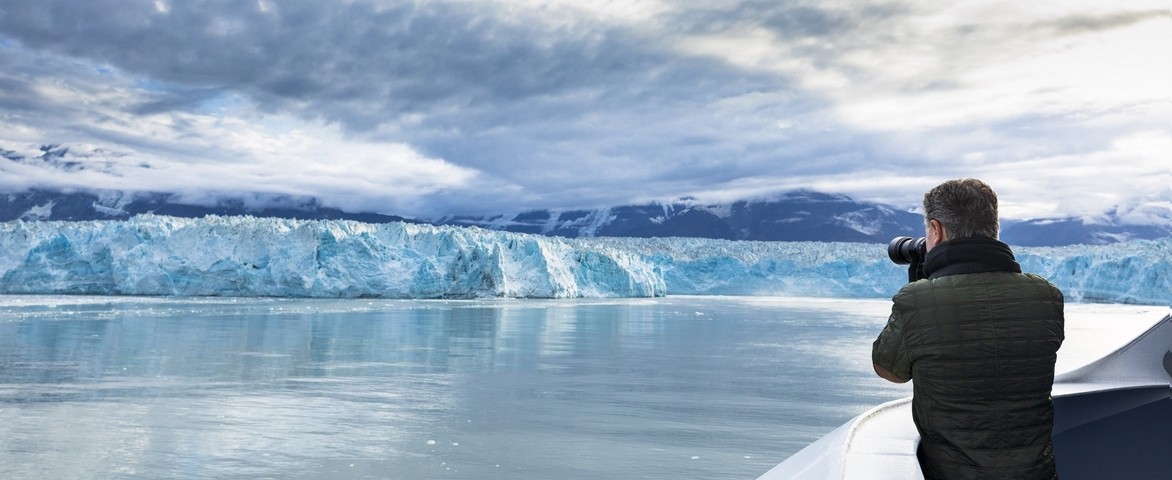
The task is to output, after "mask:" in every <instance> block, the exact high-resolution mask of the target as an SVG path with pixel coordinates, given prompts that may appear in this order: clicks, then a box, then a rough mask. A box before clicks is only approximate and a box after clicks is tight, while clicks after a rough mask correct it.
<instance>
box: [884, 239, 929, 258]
mask: <svg viewBox="0 0 1172 480" xmlns="http://www.w3.org/2000/svg"><path fill="white" fill-rule="evenodd" d="M924 242H925V239H924V237H919V238H912V237H895V238H894V239H892V240H891V243H888V244H887V256H888V257H891V261H893V262H895V264H896V265H908V264H910V263H912V262H923V261H924V255H926V254H927V253H928V251H927V247H926V245H925V244H924Z"/></svg>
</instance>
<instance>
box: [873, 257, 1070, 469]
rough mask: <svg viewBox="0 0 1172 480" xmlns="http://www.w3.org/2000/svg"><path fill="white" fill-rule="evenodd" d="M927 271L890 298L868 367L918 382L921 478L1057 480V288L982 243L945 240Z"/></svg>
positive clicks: (914, 406) (1060, 330)
mask: <svg viewBox="0 0 1172 480" xmlns="http://www.w3.org/2000/svg"><path fill="white" fill-rule="evenodd" d="M924 272H925V274H926V275H927V276H928V278H927V279H925V280H919V281H916V282H913V283H909V284H907V285H905V286H904V287H903V288H902V289H900V291H899V293H897V294H896V295H895V297H894V298H893V301H894V305H893V307H892V310H891V318H890V320H889V321H888V322H887V326H886V328H884V329H883V332H882V333H881V334H880V335H879V338H878V339H876V340H875V344H874V347H873V350H872V360H873V361H874V362H875V364H876V365H879V366H882V367H883V368H886V369H887V370H889V371H890V372H892V373H893V374H895V375H896V376H897V377H899V378H901V379H904V380H914V388H913V399H912V415H913V418H914V420H915V423H916V428H917V429H918V430H919V432H920V450H919V458H920V464H921V466H922V467H923V470H924V476H925V478H928V479H933V478H942V479H948V480H964V479H1051V478H1054V477H1055V467H1054V455H1053V444H1052V441H1051V430H1052V429H1053V425H1054V407H1053V404H1052V403H1051V399H1050V389H1051V386H1052V385H1053V383H1054V360H1055V353H1056V352H1057V351H1058V347H1059V346H1060V345H1062V340H1063V339H1064V333H1063V313H1062V306H1063V302H1062V293H1061V292H1059V291H1058V289H1057V288H1055V287H1054V286H1053V285H1051V284H1050V282H1048V281H1046V280H1045V279H1044V278H1042V277H1039V276H1037V275H1032V274H1023V273H1021V269H1020V267H1018V264H1017V262H1016V261H1015V260H1014V258H1013V253H1012V252H1011V251H1010V249H1009V247H1008V246H1006V245H1005V244H1003V243H1001V242H998V241H996V240H993V239H989V238H983V237H981V238H977V237H974V238H964V239H958V240H953V241H949V242H944V243H941V244H940V245H938V246H936V248H933V249H932V251H931V252H929V254H928V257H927V259H926V260H925V264H924Z"/></svg>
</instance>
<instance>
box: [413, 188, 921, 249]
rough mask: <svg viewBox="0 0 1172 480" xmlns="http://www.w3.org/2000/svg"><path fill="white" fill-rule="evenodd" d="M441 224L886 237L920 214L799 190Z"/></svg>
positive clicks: (746, 236) (728, 235) (586, 232)
mask: <svg viewBox="0 0 1172 480" xmlns="http://www.w3.org/2000/svg"><path fill="white" fill-rule="evenodd" d="M435 223H437V224H443V225H462V226H477V227H481V228H488V229H493V230H505V231H510V232H523V233H539V234H543V235H556V236H563V237H642V238H650V237H698V238H714V239H723V240H764V241H839V242H886V241H888V240H891V238H892V237H895V236H899V235H915V234H918V233H922V231H923V220H922V217H921V216H920V215H917V214H914V213H911V212H907V211H903V210H899V209H896V208H893V207H890V206H886V205H882V204H878V203H871V202H857V201H854V200H852V199H851V198H850V197H847V196H844V195H832V194H826V193H819V192H813V191H807V190H799V191H793V192H788V193H784V194H781V195H779V196H776V197H773V198H769V199H761V200H742V201H737V202H733V203H728V204H700V203H697V202H694V201H691V200H689V199H684V200H680V201H678V202H673V203H650V204H647V205H633V206H620V207H611V208H602V209H596V210H570V211H551V210H536V211H529V212H522V213H513V214H503V215H488V216H481V217H471V216H454V217H445V218H441V219H438V220H437V221H436V222H435Z"/></svg>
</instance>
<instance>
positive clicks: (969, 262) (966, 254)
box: [924, 236, 1021, 278]
mask: <svg viewBox="0 0 1172 480" xmlns="http://www.w3.org/2000/svg"><path fill="white" fill-rule="evenodd" d="M986 272H1014V273H1021V265H1018V263H1017V260H1016V259H1015V258H1014V257H1013V251H1012V250H1010V249H1009V245H1006V244H1004V243H1001V242H1000V241H997V240H995V239H992V238H989V237H979V236H978V237H965V238H957V239H955V240H948V241H946V242H941V243H940V244H939V245H936V246H935V247H934V248H932V251H930V252H928V256H927V257H925V258H924V274H925V275H927V276H928V278H937V277H944V276H948V275H960V274H965V273H986Z"/></svg>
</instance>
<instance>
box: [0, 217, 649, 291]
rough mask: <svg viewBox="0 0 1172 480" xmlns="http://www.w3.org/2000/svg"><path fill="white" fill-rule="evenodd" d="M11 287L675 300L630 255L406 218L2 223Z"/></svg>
mask: <svg viewBox="0 0 1172 480" xmlns="http://www.w3.org/2000/svg"><path fill="white" fill-rule="evenodd" d="M0 292H4V293H63V294H128V295H224V296H253V295H257V296H294V297H389V298H470V297H486V296H498V297H548V298H563V297H632V296H656V295H663V294H665V293H666V289H665V286H664V283H663V278H662V275H661V274H660V273H659V272H658V271H656V270H655V267H654V266H653V265H651V264H649V263H647V262H646V261H643V260H642V259H640V258H638V257H636V256H635V255H632V254H630V253H627V252H624V251H620V250H615V249H613V248H609V247H606V246H604V245H599V246H596V247H587V248H582V247H580V246H576V245H574V244H572V243H570V242H567V241H565V240H563V239H558V238H547V237H537V236H527V235H516V234H507V233H501V232H492V231H487V230H481V229H473V228H456V227H433V226H428V225H415V224H406V223H388V224H365V223H359V222H352V221H299V220H283V219H269V218H251V217H207V218H201V219H184V218H174V217H160V216H152V215H145V216H139V217H134V218H132V219H130V220H127V221H111V222H77V223H63V222H29V223H25V222H10V223H6V224H2V225H0Z"/></svg>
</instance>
